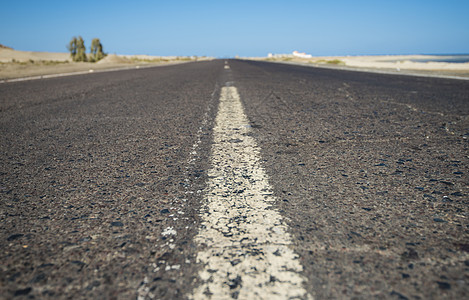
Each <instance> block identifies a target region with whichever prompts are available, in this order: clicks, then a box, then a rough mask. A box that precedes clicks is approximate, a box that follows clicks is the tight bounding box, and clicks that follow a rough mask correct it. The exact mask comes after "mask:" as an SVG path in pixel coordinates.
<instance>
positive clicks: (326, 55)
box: [0, 41, 469, 58]
mask: <svg viewBox="0 0 469 300" xmlns="http://www.w3.org/2000/svg"><path fill="white" fill-rule="evenodd" d="M0 45H1V46H4V47H6V48H10V49H13V50H16V51H25V52H51V53H68V51H36V50H24V49H16V48H14V47H11V46H9V45H5V44H3V43H0ZM85 45H86V41H85ZM88 48H89V47H88V46H87V52H88V51H89V49H88ZM293 51H295V50H292V51H290V52H285V53H274V52H270V53H272V54H277V55H288V54H292V52H293ZM297 51H300V52H305V53H306V54H311V53H309V52H307V51H302V50H297ZM104 52H105V53H106V54H111V55H128V56H132V55H148V56H200V57H203V55H190V54H189V55H175V54H168V55H161V54H151V53H114V52H113V53H110V52H106V50H105V51H104ZM268 54H269V53H266V54H265V55H247V56H240V55H238V56H239V57H267V56H268ZM311 55H312V56H313V57H333V56H337V57H346V56H411V55H426V56H469V51H468V52H467V53H398V54H393V53H384V54H383V53H381V54H366V53H365V54H338V55H331V54H319V55H314V54H311ZM206 57H215V58H235V57H236V55H235V56H223V57H221V56H219V57H217V56H206Z"/></svg>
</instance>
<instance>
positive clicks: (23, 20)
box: [0, 0, 469, 58]
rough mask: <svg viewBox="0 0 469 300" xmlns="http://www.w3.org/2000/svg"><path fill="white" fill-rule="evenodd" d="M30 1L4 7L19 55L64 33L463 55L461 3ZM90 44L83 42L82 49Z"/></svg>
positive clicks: (134, 49)
mask: <svg viewBox="0 0 469 300" xmlns="http://www.w3.org/2000/svg"><path fill="white" fill-rule="evenodd" d="M80 7H83V9H80V10H78V9H77V6H76V4H75V3H73V2H69V1H55V0H50V1H43V2H37V1H33V0H24V1H11V2H9V3H5V4H4V5H3V6H2V10H1V11H0V37H1V41H0V42H1V43H4V44H5V45H6V46H9V47H12V48H14V49H17V50H21V51H38V52H67V50H66V45H67V44H68V42H69V41H70V39H71V38H72V37H73V36H78V35H81V36H82V37H83V38H84V40H85V43H86V46H87V47H89V45H90V44H91V40H92V39H93V38H99V39H100V40H101V42H102V44H103V46H104V51H105V52H107V53H111V54H114V53H117V54H123V55H144V54H146V55H153V56H172V55H174V56H209V57H220V58H225V57H235V56H237V55H238V56H240V57H260V56H261V57H262V56H266V55H267V54H268V53H281V54H282V53H291V52H292V51H293V50H298V51H301V52H307V53H309V54H311V55H313V56H347V55H348V56H360V55H367V56H369V55H373V56H374V55H417V54H419V53H431V54H435V55H442V54H448V53H449V54H453V53H458V54H459V53H460V54H465V53H469V39H468V38H467V29H468V28H469V18H467V11H469V1H465V0H445V1H442V0H428V1H423V0H413V1H407V0H405V1H404V0H395V1H392V2H377V1H372V0H357V1H353V2H351V1H346V0H333V1H327V2H325V1H310V0H289V1H286V0H269V1H267V0H258V1H254V2H253V1H247V0H240V1H237V2H226V1H215V0H201V1H197V2H195V1H189V0H175V1H171V2H167V1H148V0H135V1H134V2H132V3H128V2H127V1H122V0H115V1H107V0H103V1H99V2H96V1H91V0H83V1H82V2H80ZM88 49H89V48H88Z"/></svg>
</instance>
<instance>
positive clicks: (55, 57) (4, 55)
mask: <svg viewBox="0 0 469 300" xmlns="http://www.w3.org/2000/svg"><path fill="white" fill-rule="evenodd" d="M13 60H15V61H17V62H29V61H30V60H33V61H62V62H63V61H71V59H70V53H60V52H33V51H18V50H13V49H9V48H0V62H3V63H8V62H12V61H13Z"/></svg>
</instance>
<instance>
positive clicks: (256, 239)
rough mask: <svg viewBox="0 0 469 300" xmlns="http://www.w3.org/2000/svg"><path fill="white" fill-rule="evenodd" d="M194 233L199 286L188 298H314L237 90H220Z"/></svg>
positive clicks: (231, 88)
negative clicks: (199, 223) (199, 266)
mask: <svg viewBox="0 0 469 300" xmlns="http://www.w3.org/2000/svg"><path fill="white" fill-rule="evenodd" d="M215 122H216V124H215V127H214V129H213V134H214V143H213V146H212V156H211V169H210V170H209V173H208V175H209V178H210V179H209V181H208V185H207V190H206V194H205V201H206V203H205V206H204V208H203V209H202V211H201V215H202V227H201V229H200V232H199V234H198V235H197V236H196V242H197V244H198V246H199V249H200V251H199V252H198V255H197V262H198V263H200V264H202V265H203V269H202V270H201V271H200V272H199V276H200V279H201V284H200V285H199V286H198V287H197V288H196V289H195V290H194V291H193V294H192V295H189V298H192V299H230V298H238V299H311V297H310V296H309V295H308V294H307V293H306V290H305V289H304V288H303V284H304V283H305V279H304V278H303V277H302V276H301V275H300V274H299V273H300V272H301V271H302V266H301V264H300V262H299V258H298V255H296V254H295V253H294V252H293V250H292V249H291V236H290V234H289V233H288V231H287V227H286V225H285V224H284V223H283V221H282V217H281V216H280V214H279V213H278V212H277V211H276V210H275V209H274V208H273V207H272V206H271V205H272V203H273V202H274V201H275V199H274V197H273V195H272V188H271V187H270V185H269V183H268V180H267V175H266V173H265V170H264V169H263V168H262V166H261V165H260V161H259V157H260V154H259V147H258V146H257V145H256V142H255V140H254V139H253V138H252V137H251V136H250V135H249V133H250V131H251V127H250V125H249V121H248V119H247V117H246V115H245V113H244V109H243V105H242V103H241V101H240V97H239V95H238V92H237V89H236V88H235V87H233V86H230V87H223V88H222V90H221V96H220V105H219V110H218V114H217V117H216V120H215Z"/></svg>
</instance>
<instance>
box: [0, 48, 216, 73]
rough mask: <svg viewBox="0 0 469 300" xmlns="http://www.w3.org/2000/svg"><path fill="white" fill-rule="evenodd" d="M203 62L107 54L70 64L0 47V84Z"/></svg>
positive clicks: (57, 56)
mask: <svg viewBox="0 0 469 300" xmlns="http://www.w3.org/2000/svg"><path fill="white" fill-rule="evenodd" d="M207 59H210V58H207V57H202V58H200V57H178V56H150V55H115V54H110V55H107V56H106V57H105V58H104V59H102V60H100V61H98V62H96V63H89V62H73V61H72V60H71V57H70V53H53V52H33V51H18V50H13V49H10V48H6V47H0V81H8V80H11V79H15V78H28V77H32V78H38V77H39V78H40V77H41V76H44V75H46V76H47V75H51V74H64V73H86V72H94V71H100V70H109V69H126V68H135V67H137V68H139V67H149V66H157V65H167V64H175V63H183V62H188V61H195V60H207Z"/></svg>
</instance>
